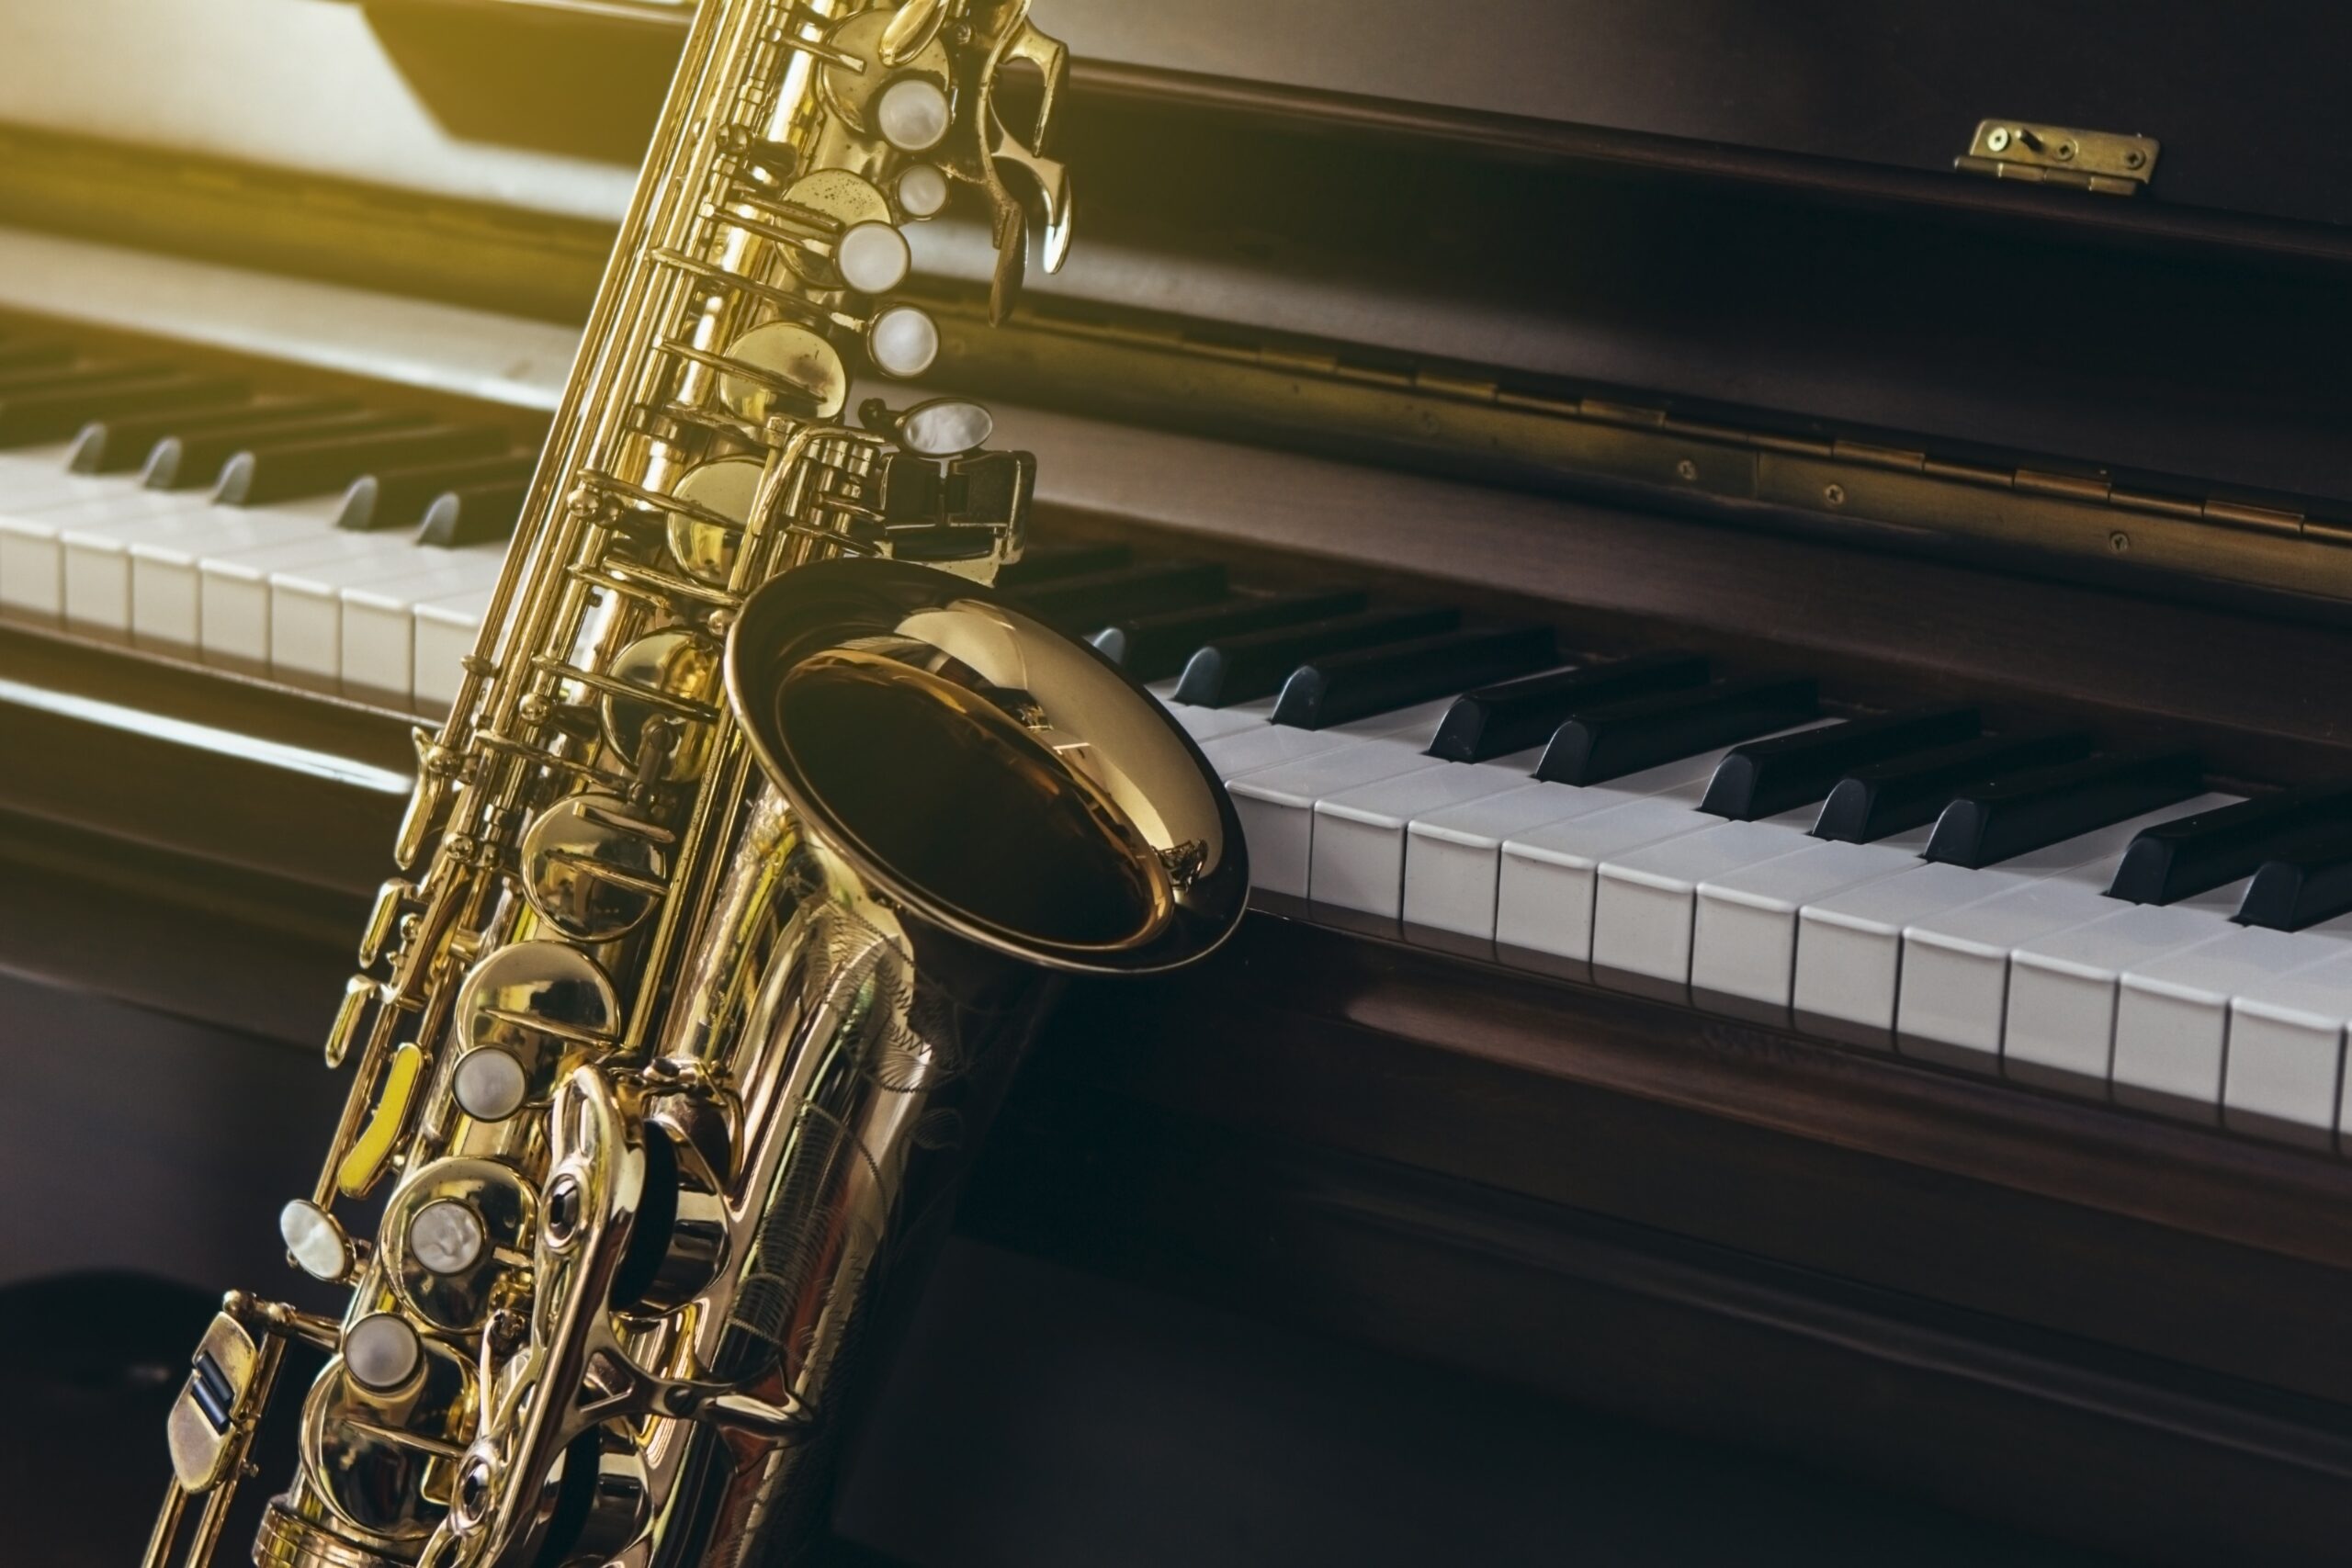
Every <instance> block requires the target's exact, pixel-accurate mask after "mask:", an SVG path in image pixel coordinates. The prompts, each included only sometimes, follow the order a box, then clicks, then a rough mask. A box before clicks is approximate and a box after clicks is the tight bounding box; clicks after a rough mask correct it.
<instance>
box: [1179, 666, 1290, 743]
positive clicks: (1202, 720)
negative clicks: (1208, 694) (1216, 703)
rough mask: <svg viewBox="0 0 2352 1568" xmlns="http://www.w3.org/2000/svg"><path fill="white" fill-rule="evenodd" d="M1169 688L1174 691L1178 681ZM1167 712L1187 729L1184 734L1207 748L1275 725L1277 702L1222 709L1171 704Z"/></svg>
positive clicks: (1262, 701)
mask: <svg viewBox="0 0 2352 1568" xmlns="http://www.w3.org/2000/svg"><path fill="white" fill-rule="evenodd" d="M1168 685H1169V686H1170V688H1171V689H1172V688H1173V687H1174V685H1175V682H1172V681H1171V682H1168ZM1168 711H1169V712H1170V713H1172V714H1174V715H1175V716H1176V722H1177V723H1179V724H1181V725H1182V726H1183V727H1184V732H1185V733H1186V734H1188V735H1190V736H1191V737H1192V738H1193V742H1194V743H1195V744H1197V745H1203V746H1205V745H1207V744H1208V743H1209V742H1210V741H1212V740H1216V739H1220V738H1221V737H1224V736H1227V735H1238V734H1240V733H1241V732H1242V731H1243V730H1247V729H1263V728H1265V727H1266V726H1268V725H1270V724H1272V722H1273V720H1274V699H1273V698H1272V697H1260V698H1258V699H1257V700H1256V701H1254V702H1247V703H1236V704H1234V705H1232V706H1231V707H1222V708H1204V707H1202V706H1200V705H1198V704H1195V703H1176V702H1171V703H1170V704H1169V705H1168Z"/></svg>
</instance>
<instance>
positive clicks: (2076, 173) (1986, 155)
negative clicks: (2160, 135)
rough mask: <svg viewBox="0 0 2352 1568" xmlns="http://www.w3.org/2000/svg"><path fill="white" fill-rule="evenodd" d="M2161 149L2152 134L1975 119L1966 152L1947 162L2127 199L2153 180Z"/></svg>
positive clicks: (1999, 176)
mask: <svg viewBox="0 0 2352 1568" xmlns="http://www.w3.org/2000/svg"><path fill="white" fill-rule="evenodd" d="M2162 151H2163V148H2162V147H2161V146H2159V145H2158V144H2157V142H2156V140H2155V138H2154V137H2151V136H2119V135H2117V134H2116V133H2115V132H2113V131H2109V130H2074V129H2072V128H2071V127H2068V126H2064V125H2041V124H2037V123H2034V122H2032V121H2030V120H2022V119H1988V120H1983V121H1980V122H1979V123H1978V125H1977V127H1976V134H1975V135H1974V136H1973V138H1971V139H1970V141H1969V143H1968V151H1967V152H1963V153H1962V154H1961V155H1960V156H1959V157H1957V158H1955V159H1953V160H1952V167H1953V168H1955V169H1958V170H1960V171H1962V173H1964V174H1972V175H1991V176H1992V177H1993V178H1995V179H2001V180H2025V181H2028V182H2030V183H2031V184H2034V185H2047V186H2070V187H2072V188H2074V189H2076V190H2087V191H2096V192H2098V194H2099V195H2101V196H2132V195H2136V194H2137V193H2138V192H2140V191H2141V190H2143V189H2144V188H2146V186H2147V184H2148V182H2149V181H2150V180H2151V179H2153V178H2154V177H2155V173H2156V154H2157V153H2158V152H2162Z"/></svg>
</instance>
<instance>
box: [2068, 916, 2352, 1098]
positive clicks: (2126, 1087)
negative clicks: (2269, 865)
mask: <svg viewBox="0 0 2352 1568" xmlns="http://www.w3.org/2000/svg"><path fill="white" fill-rule="evenodd" d="M2222 929H2223V931H2226V932H2227V933H2228V934H2226V935H2222V936H2217V937H2213V938H2211V939H2209V940H2208V941H2205V942H2199V943H2198V944H2196V945H2195V946H2193V947H2188V948H2184V949H2181V950H2179V951H2177V952H2174V953H2165V954H2162V955H2160V956H2157V957H2154V958H2150V959H2148V960H2146V961H2145V962H2143V963H2138V964H2132V965H2131V971H2130V972H2129V973H2128V974H2126V975H2125V976H2123V981H2122V985H2121V987H2120V997H2119V998H2118V1001H2117V1004H2116V1011H2115V1051H2114V1088H2113V1093H2114V1098H2115V1100H2116V1102H2117V1103H2118V1104H2120V1105H2130V1106H2133V1107H2136V1108H2138V1109H2140V1110H2143V1111H2157V1112H2160V1113H2162V1114H2165V1115H2168V1116H2182V1117H2187V1118H2189V1119H2191V1120H2194V1121H2199V1122H2212V1121H2213V1120H2215V1119H2216V1117H2217V1116H2219V1115H2221V1114H2222V1103H2223V1070H2224V1067H2225V1066H2226V1064H2227V1063H2228V1061H2229V1058H2230V1056H2231V1055H2233V1053H2234V1052H2236V1051H2237V1050H2238V1048H2239V1045H2240V1043H2241V1042H2240V1040H2239V1038H2238V1035H2237V1033H2236V1032H2235V1025H2234V1017H2233V1011H2232V1004H2233V1002H2235V1001H2236V1000H2237V999H2238V998H2241V997H2250V996H2258V995H2261V994H2263V993H2264V992H2265V991H2266V989H2267V988H2268V987H2274V986H2276V985H2278V983H2280V982H2283V981H2287V980H2290V979H2292V978H2294V977H2295V976H2297V975H2298V974H2299V973H2300V972H2301V971H2305V970H2308V969H2311V968H2312V967H2313V966H2315V965H2319V964H2325V963H2327V962H2329V961H2330V960H2331V959H2334V958H2339V957H2346V956H2352V942H2347V941H2346V936H2347V935H2352V920H2347V921H2335V922H2331V923H2330V924H2328V925H2324V926H2317V927H2314V928H2312V930H2311V931H2302V932H2299V933H2297V934H2295V935H2293V936H2290V935H2288V934H2287V933H2286V932H2284V931H2258V930H2249V929H2248V928H2246V927H2244V926H2236V925H2230V926H2224V927H2223V928H2222ZM2257 1032H2258V1031H2257ZM2259 1050H2260V1047H2259V1045H2257V1046H2256V1054H2257V1057H2258V1055H2259ZM2334 1090H2335V1085H2334V1083H2333V1081H2332V1080H2331V1082H2330V1084H2329V1086H2328V1093H2327V1094H2326V1095H2325V1096H2324V1097H2323V1098H2324V1099H2325V1100H2328V1101H2329V1103H2330V1105H2331V1106H2332V1104H2333V1101H2334ZM2331 1114H2332V1112H2331Z"/></svg>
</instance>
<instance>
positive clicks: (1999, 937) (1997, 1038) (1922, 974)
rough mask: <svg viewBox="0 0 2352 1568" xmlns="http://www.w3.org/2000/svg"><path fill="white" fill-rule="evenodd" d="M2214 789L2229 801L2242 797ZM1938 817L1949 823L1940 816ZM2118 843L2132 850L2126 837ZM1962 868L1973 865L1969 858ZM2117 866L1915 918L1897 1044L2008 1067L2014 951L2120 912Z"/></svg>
mask: <svg viewBox="0 0 2352 1568" xmlns="http://www.w3.org/2000/svg"><path fill="white" fill-rule="evenodd" d="M2205 798H2206V799H2207V800H2211V802H2212V803H2213V804H2216V805H2226V804H2228V802H2229V801H2230V800H2232V799H2233V798H2235V797H2234V796H2230V795H2221V796H2209V797H2205ZM2203 808H2204V807H2203V804H2202V803H2201V802H2200V801H2199V800H2189V801H2186V802H2182V803H2180V804H2177V805H2175V806H2169V807H2164V808H2163V809H2162V810H2160V811H2155V812H2151V813H2149V814H2148V816H2147V817H2144V818H2133V819H2132V822H2131V828H2132V830H2133V831H2134V832H2137V831H2138V830H2139V829H2140V828H2142V827H2146V826H2150V825H2153V823H2154V822H2159V821H2163V820H2165V819H2166V818H2171V817H2175V816H2178V815H2180V814H2181V813H2183V812H2188V811H2195V810H2199V809H2203ZM1938 826H1939V828H1940V827H1941V823H1940V821H1939V824H1938ZM2067 841H2069V840H2061V843H2062V844H2063V843H2064V842H2067ZM2071 841H2074V842H2080V841H2081V840H2071ZM2125 841H2126V842H2129V840H2128V839H2127V840H2125ZM2047 847H2050V848H2056V847H2059V846H2057V845H2052V846H2047ZM2115 852H2116V853H2117V854H2120V853H2121V852H2122V850H2121V846H2120V845H2119V846H2118V847H2117V849H2116V851H2115ZM2019 858H2022V857H2019ZM1953 869H1955V870H1959V871H1962V873H1963V874H1967V868H1963V867H1955V868H1953ZM1988 869H1989V868H1988ZM2114 874H2115V866H2114V863H2113V861H2112V860H2111V859H2104V858H2103V859H2101V860H2098V861H2095V862H2092V863H2088V864H2085V865H2076V866H2074V867H2071V868H2069V869H2067V870H2065V871H2062V872H2059V873H2058V874H2056V875H2054V876H2049V877H2045V878H2043V879H2042V880H2041V881H2039V882H2034V883H2030V884H2029V885H2028V886H2024V887H2020V888H2018V889H2016V890H2015V891H2013V892H2008V893H2001V894H1997V895H1996V896H1995V897H1991V898H1987V899H1985V900H1984V901H1983V902H1981V903H1975V904H1969V905H1965V906H1963V907H1962V908H1956V909H1951V910H1947V911H1944V912H1940V913H1938V914H1933V915H1927V916H1923V917H1921V918H1920V919H1917V920H1915V921H1913V922H1912V923H1911V924H1910V925H1908V926H1906V927H1905V928H1904V931H1903V978H1902V982H1901V986H1900V987H1899V991H1898V999H1897V1001H1896V1004H1895V1017H1894V1032H1895V1041H1896V1048H1897V1049H1899V1050H1901V1051H1902V1052H1903V1053H1904V1054H1905V1055H1915V1056H1920V1057H1925V1058H1927V1059H1928V1060H1931V1061H1939V1062H1943V1063H1945V1064H1947V1065H1949V1066H1959V1067H1965V1068H1968V1069H1970V1070H1971V1071H1974V1072H1985V1073H1990V1072H1997V1071H1999V1067H2000V1059H2001V1027H2002V1022H2003V1020H2004V1017H2005V1015H2006V1013H2007V1001H2008V986H2009V955H2010V954H2011V953H2013V952H2015V951H2016V950H2017V948H2018V944H2019V943H2021V942H2032V941H2034V940H2035V939H2037V938H2040V937H2045V936H2049V935H2051V934H2052V933H2053V932H2057V931H2065V930H2067V929H2069V928H2071V927H2074V926H2079V925H2085V924H2087V923H2088V922H2090V921H2092V920H2095V919H2100V918H2101V917H2103V916H2105V915H2108V914H2109V913H2111V912H2112V911H2113V910H2114V908H2115V905H2114V901H2113V900H2111V899H2109V897H2107V884H2108V880H2109V878H2110V877H2112V876H2113V875H2114Z"/></svg>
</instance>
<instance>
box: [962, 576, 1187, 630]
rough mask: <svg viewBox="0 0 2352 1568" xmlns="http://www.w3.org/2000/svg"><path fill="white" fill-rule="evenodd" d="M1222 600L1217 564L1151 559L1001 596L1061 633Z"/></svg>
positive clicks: (1036, 585)
mask: <svg viewBox="0 0 2352 1568" xmlns="http://www.w3.org/2000/svg"><path fill="white" fill-rule="evenodd" d="M1224 596H1225V568H1224V567H1222V566H1220V565H1218V564H1217V563H1216V562H1215V561H1152V562H1149V563H1148V564H1146V565H1143V566H1125V567H1120V568H1118V569H1117V570H1112V571H1096V572H1088V573H1085V574H1084V575H1082V576H1078V577H1064V578H1057V579H1054V580H1052V581H1046V582H1042V583H1037V584H1035V585H1034V586H1031V587H1027V588H1013V589H1011V590H1009V591H1007V592H1005V593H1004V594H1003V598H1004V601H1005V603H1006V604H1011V605H1012V606H1013V607H1014V608H1015V609H1018V610H1022V611H1024V612H1026V613H1027V614H1029V615H1034V616H1035V617H1036V618H1037V619H1039V620H1041V621H1043V622H1045V623H1046V625H1047V626H1058V627H1060V628H1061V629H1062V630H1064V631H1070V632H1091V631H1096V630H1099V629H1100V628H1102V627H1103V626H1109V625H1110V624H1111V623H1112V622H1114V621H1119V620H1125V618H1126V617H1128V616H1130V615H1153V614H1156V613H1157V612H1159V611H1161V610H1182V609H1184V608H1186V607H1188V606H1190V605H1193V604H1207V603H1208V602H1210V601H1211V600H1214V599H1220V598H1223V597H1224Z"/></svg>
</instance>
